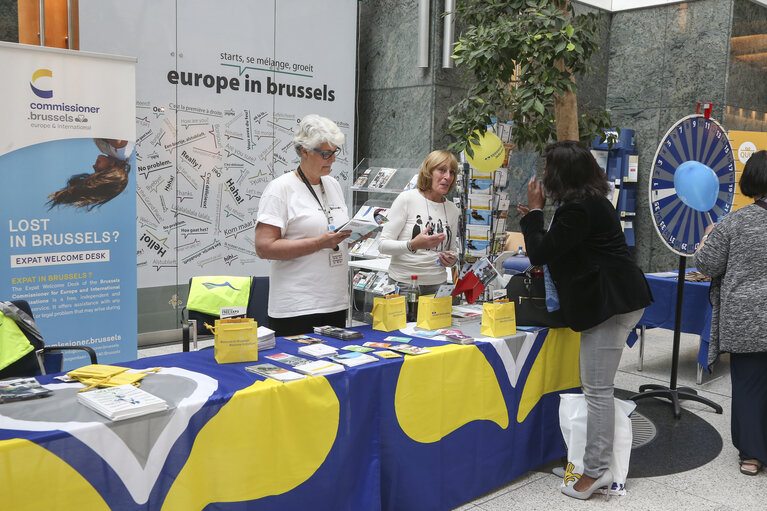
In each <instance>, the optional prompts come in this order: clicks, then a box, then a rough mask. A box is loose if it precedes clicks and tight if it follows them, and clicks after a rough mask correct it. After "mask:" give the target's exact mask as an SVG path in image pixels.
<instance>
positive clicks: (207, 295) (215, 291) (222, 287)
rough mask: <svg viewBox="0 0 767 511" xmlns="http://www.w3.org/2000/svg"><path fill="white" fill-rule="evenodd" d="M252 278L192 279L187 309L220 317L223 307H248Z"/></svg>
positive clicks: (219, 277) (220, 277)
mask: <svg viewBox="0 0 767 511" xmlns="http://www.w3.org/2000/svg"><path fill="white" fill-rule="evenodd" d="M250 279H251V278H250V277H229V276H221V275H219V276H216V277H192V283H191V284H189V299H188V301H187V304H186V308H187V309H189V310H192V311H197V312H202V313H205V314H210V315H211V316H218V315H219V314H220V312H221V307H247V306H248V300H249V299H250Z"/></svg>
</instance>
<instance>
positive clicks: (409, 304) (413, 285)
mask: <svg viewBox="0 0 767 511" xmlns="http://www.w3.org/2000/svg"><path fill="white" fill-rule="evenodd" d="M401 292H402V294H404V295H405V303H406V319H407V321H408V322H410V321H418V297H419V296H421V289H420V287H419V286H418V275H411V276H410V282H409V283H406V284H405V285H404V286H402V289H401Z"/></svg>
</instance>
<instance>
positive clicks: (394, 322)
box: [372, 296, 407, 332]
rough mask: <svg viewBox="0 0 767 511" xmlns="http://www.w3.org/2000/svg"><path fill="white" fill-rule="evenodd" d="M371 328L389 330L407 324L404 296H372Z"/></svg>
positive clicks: (397, 328) (403, 326)
mask: <svg viewBox="0 0 767 511" xmlns="http://www.w3.org/2000/svg"><path fill="white" fill-rule="evenodd" d="M372 315H373V330H382V331H384V332H391V331H392V330H399V329H400V328H405V327H406V326H407V318H406V316H405V297H404V296H395V297H394V298H380V297H377V298H373V311H372Z"/></svg>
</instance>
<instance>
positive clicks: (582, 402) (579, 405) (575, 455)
mask: <svg viewBox="0 0 767 511" xmlns="http://www.w3.org/2000/svg"><path fill="white" fill-rule="evenodd" d="M559 397H560V401H559V427H560V429H561V430H562V437H563V438H564V439H565V444H566V445H567V468H566V469H565V477H564V480H563V481H562V486H566V485H570V484H575V482H576V481H577V480H578V479H580V477H581V474H583V454H584V451H585V450H586V416H587V410H586V397H585V396H584V395H583V394H560V395H559ZM634 408H636V403H634V402H633V401H623V400H621V399H617V398H616V399H615V437H614V439H613V455H612V458H611V459H610V472H612V474H613V484H612V486H611V487H610V495H626V478H627V477H628V473H629V460H630V458H631V442H632V439H633V435H632V432H631V413H632V412H633V411H634ZM598 491H599V492H600V493H605V490H598Z"/></svg>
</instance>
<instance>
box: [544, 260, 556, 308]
mask: <svg viewBox="0 0 767 511" xmlns="http://www.w3.org/2000/svg"><path fill="white" fill-rule="evenodd" d="M543 285H544V287H545V289H546V310H548V311H549V312H554V311H557V310H559V293H557V288H556V286H555V285H554V281H553V280H552V279H551V273H549V266H548V265H547V264H544V265H543Z"/></svg>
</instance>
